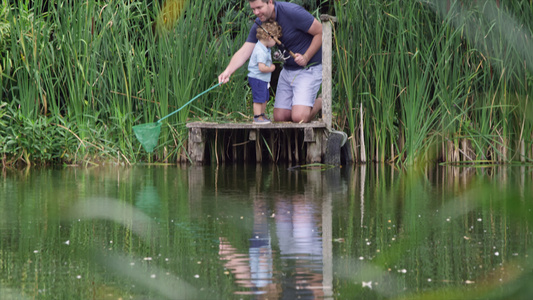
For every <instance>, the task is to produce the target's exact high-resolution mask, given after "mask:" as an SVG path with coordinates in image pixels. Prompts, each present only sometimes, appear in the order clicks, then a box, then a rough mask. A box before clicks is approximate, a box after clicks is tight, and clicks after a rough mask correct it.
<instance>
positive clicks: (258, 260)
mask: <svg viewBox="0 0 533 300" xmlns="http://www.w3.org/2000/svg"><path fill="white" fill-rule="evenodd" d="M266 211H267V209H266V205H265V203H264V202H263V201H259V200H257V199H256V200H254V231H253V234H252V238H251V239H250V249H249V253H250V271H251V275H252V283H253V284H254V285H255V286H256V287H258V288H262V287H265V286H266V285H267V284H269V283H271V282H272V247H271V245H270V232H269V230H268V220H267V215H266Z"/></svg>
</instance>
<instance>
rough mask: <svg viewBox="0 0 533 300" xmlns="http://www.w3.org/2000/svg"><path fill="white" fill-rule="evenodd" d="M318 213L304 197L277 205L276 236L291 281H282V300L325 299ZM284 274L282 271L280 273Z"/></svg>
mask: <svg viewBox="0 0 533 300" xmlns="http://www.w3.org/2000/svg"><path fill="white" fill-rule="evenodd" d="M319 213H320V212H319V211H318V210H317V208H316V204H315V203H313V202H312V201H310V200H307V199H305V197H304V196H303V195H298V196H294V197H293V198H292V199H280V200H278V201H277V202H276V235H277V237H278V243H279V250H280V255H281V259H282V260H283V261H287V262H288V261H290V263H285V264H283V265H286V266H290V268H291V270H287V272H291V274H292V276H291V277H290V279H291V281H284V282H282V284H283V288H282V290H283V294H282V299H296V298H299V299H313V298H321V297H323V296H324V293H323V289H322V286H323V283H322V280H323V278H322V270H323V265H322V238H321V237H320V231H319V222H318V220H319V218H318V217H317V215H318V214H319ZM283 271H285V270H282V272H283Z"/></svg>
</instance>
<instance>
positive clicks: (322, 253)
mask: <svg viewBox="0 0 533 300" xmlns="http://www.w3.org/2000/svg"><path fill="white" fill-rule="evenodd" d="M532 171H533V169H532V168H529V167H511V166H508V167H501V166H499V167H484V168H467V167H463V168H452V167H435V168H433V169H424V170H409V171H406V170H397V169H394V168H391V167H388V166H379V167H369V166H367V167H364V166H353V167H343V168H329V169H321V168H311V167H303V168H297V169H290V170H289V169H287V168H286V167H281V166H271V165H268V166H261V165H245V166H242V165H235V166H220V167H216V166H182V167H180V166H157V167H156V166H136V167H127V168H123V167H108V168H107V167H99V168H93V169H81V168H69V167H65V168H60V169H27V170H17V171H15V170H3V173H2V176H1V177H0V299H322V298H323V299H474V298H483V299H529V296H531V295H533V287H531V284H530V282H531V280H532V279H533V276H532V270H533V268H532V264H531V259H530V258H529V254H531V250H532V249H533V247H532V246H531V245H530V243H529V241H530V239H531V238H533V236H532V231H531V230H532V228H531V227H530V225H532V219H533V213H532V211H531V209H532V206H533V203H532V201H533V198H532V197H531V196H532V188H533V185H532V180H533V178H532Z"/></svg>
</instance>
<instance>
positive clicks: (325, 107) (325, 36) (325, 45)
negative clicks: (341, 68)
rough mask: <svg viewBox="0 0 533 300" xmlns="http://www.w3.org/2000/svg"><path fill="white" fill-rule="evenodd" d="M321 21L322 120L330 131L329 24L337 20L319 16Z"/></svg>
mask: <svg viewBox="0 0 533 300" xmlns="http://www.w3.org/2000/svg"><path fill="white" fill-rule="evenodd" d="M320 20H321V21H322V120H323V121H324V123H325V124H326V128H327V129H328V130H330V131H331V123H332V121H331V119H332V117H331V90H332V83H331V82H332V79H331V66H332V34H331V32H332V29H331V26H332V25H331V24H332V23H334V22H336V20H337V18H335V17H332V16H329V15H321V16H320Z"/></svg>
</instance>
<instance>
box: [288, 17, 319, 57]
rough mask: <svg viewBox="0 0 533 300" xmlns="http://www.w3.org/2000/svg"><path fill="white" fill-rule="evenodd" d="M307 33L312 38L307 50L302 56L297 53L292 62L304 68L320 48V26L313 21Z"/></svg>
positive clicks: (316, 21)
mask: <svg viewBox="0 0 533 300" xmlns="http://www.w3.org/2000/svg"><path fill="white" fill-rule="evenodd" d="M307 32H308V33H309V34H310V35H312V36H313V40H312V41H311V45H309V48H308V49H307V51H306V52H305V53H304V54H299V53H297V54H296V58H295V59H294V61H295V62H296V63H297V64H298V65H299V66H302V67H305V66H306V65H307V64H308V63H309V60H310V59H311V58H312V57H313V56H314V55H315V54H316V52H317V51H318V49H320V46H322V24H321V23H320V22H319V21H318V20H317V19H315V20H314V21H313V24H311V27H310V28H309V30H308V31H307Z"/></svg>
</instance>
